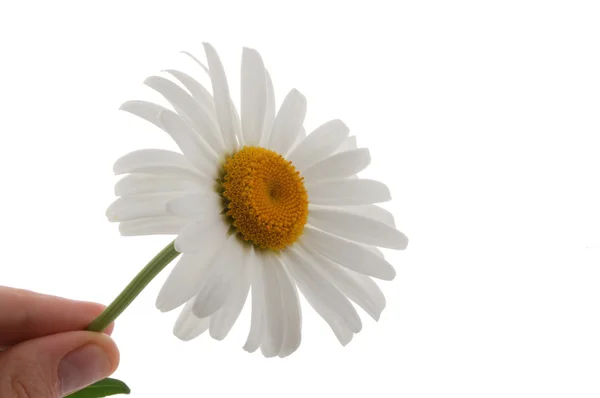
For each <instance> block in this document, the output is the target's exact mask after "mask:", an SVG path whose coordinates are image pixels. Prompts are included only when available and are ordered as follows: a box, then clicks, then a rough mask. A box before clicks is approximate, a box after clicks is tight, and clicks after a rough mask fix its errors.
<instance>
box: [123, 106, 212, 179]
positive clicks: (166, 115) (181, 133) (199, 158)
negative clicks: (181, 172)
mask: <svg viewBox="0 0 600 398" xmlns="http://www.w3.org/2000/svg"><path fill="white" fill-rule="evenodd" d="M120 109H121V110H124V111H126V112H129V113H131V114H134V115H136V116H138V117H141V118H143V119H145V120H147V121H149V122H150V123H152V124H154V125H155V126H157V127H159V128H160V129H161V130H163V131H165V132H167V133H168V134H169V135H170V136H171V138H172V139H173V141H175V143H176V144H177V146H179V149H180V150H181V152H182V153H183V154H184V155H185V156H186V157H187V158H188V160H189V161H190V162H191V163H192V164H193V165H194V166H196V167H198V169H200V170H201V171H204V170H203V169H204V168H205V167H206V166H205V165H206V164H207V163H208V160H212V158H214V159H216V158H215V157H214V156H215V155H214V152H212V150H211V149H210V148H209V147H208V145H207V144H206V143H205V142H204V141H203V140H202V139H201V138H200V136H199V135H198V133H196V132H195V131H194V130H192V129H191V128H190V127H189V126H187V125H186V124H185V122H184V121H183V120H182V119H181V117H180V116H179V115H178V114H176V113H175V112H173V111H171V110H169V109H167V108H165V107H163V106H160V105H157V104H153V103H151V102H147V101H128V102H125V103H124V104H123V105H121V108H120ZM165 120H166V121H168V122H169V123H165ZM207 154H208V155H207ZM207 156H212V157H209V158H208V159H207Z"/></svg>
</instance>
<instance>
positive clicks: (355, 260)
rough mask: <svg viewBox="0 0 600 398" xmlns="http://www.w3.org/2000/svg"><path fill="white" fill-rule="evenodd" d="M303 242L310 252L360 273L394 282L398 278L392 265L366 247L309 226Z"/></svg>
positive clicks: (305, 228) (305, 231) (306, 228)
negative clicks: (312, 251)
mask: <svg viewBox="0 0 600 398" xmlns="http://www.w3.org/2000/svg"><path fill="white" fill-rule="evenodd" d="M302 242H305V243H306V247H307V248H309V250H314V251H317V252H319V253H321V254H323V255H325V256H326V257H328V258H330V259H331V260H333V261H335V262H336V263H338V264H340V265H342V266H344V267H346V268H348V269H351V270H353V271H356V272H358V273H361V274H364V275H369V276H373V277H375V278H379V279H384V280H392V279H394V277H395V276H396V270H394V267H392V265H391V264H390V263H388V262H387V261H386V260H385V259H384V258H382V257H379V256H378V255H377V254H376V253H374V252H372V251H370V250H368V249H367V248H366V247H364V246H362V245H359V244H356V243H353V242H350V241H347V240H345V239H342V238H338V237H337V236H334V235H330V234H328V233H325V232H323V231H319V230H317V229H315V228H312V227H310V226H308V225H307V226H305V227H304V234H303V235H302Z"/></svg>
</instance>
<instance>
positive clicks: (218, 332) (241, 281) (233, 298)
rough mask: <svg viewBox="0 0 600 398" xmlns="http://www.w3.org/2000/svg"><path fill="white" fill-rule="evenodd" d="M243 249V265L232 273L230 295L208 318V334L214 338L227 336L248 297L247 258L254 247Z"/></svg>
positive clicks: (218, 338) (221, 338)
mask: <svg viewBox="0 0 600 398" xmlns="http://www.w3.org/2000/svg"><path fill="white" fill-rule="evenodd" d="M243 250H244V266H243V268H242V269H241V270H240V272H239V273H238V274H237V275H234V278H235V282H234V283H233V284H232V288H231V292H230V296H229V298H228V299H227V301H226V302H225V305H224V306H223V308H221V309H220V310H219V311H217V312H216V313H215V314H214V315H213V316H212V317H211V319H210V335H211V337H212V338H213V339H216V340H223V339H224V338H225V337H227V334H229V331H230V330H231V328H232V327H233V325H234V323H235V321H236V320H237V319H238V317H239V315H240V313H241V312H242V309H243V308H244V304H245V303H246V299H247V298H248V292H249V290H250V275H249V272H248V258H249V256H250V255H251V254H250V253H251V252H253V251H254V248H253V247H252V246H250V245H246V246H244V248H243Z"/></svg>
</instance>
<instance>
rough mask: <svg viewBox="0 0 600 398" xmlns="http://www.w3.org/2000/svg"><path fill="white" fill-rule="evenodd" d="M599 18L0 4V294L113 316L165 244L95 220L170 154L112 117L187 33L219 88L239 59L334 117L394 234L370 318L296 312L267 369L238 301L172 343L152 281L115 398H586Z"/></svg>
mask: <svg viewBox="0 0 600 398" xmlns="http://www.w3.org/2000/svg"><path fill="white" fill-rule="evenodd" d="M92 4H93V5H92ZM599 20H600V9H599V7H598V3H597V2H595V1H588V2H585V1H549V0H546V1H508V0H505V1H497V2H495V1H494V2H492V1H452V2H450V1H405V2H395V1H389V2H385V1H374V0H371V1H368V2H358V1H356V2H352V1H339V2H327V1H301V2H285V1H273V2H270V3H269V2H265V1H238V2H236V1H225V0H219V1H173V0H170V1H161V2H153V1H148V0H146V1H125V0H119V1H107V0H105V1H102V2H94V3H88V2H83V1H70V2H69V1H62V0H54V1H38V2H25V1H22V2H16V1H11V2H8V1H6V2H4V1H3V2H2V3H1V5H0V43H1V46H0V106H1V118H2V124H1V140H2V141H1V142H2V143H1V145H0V181H1V184H2V195H1V197H0V203H1V204H2V209H3V210H2V225H1V227H0V233H1V238H2V242H3V243H2V249H3V254H2V263H1V265H0V283H1V284H3V285H8V286H16V287H22V288H28V289H34V290H38V291H41V292H45V293H51V294H57V295H64V296H66V297H71V298H77V299H86V300H95V301H99V302H102V303H105V304H108V303H109V302H110V301H111V300H112V299H113V298H114V297H115V296H116V295H117V294H118V293H119V291H120V289H121V288H122V287H124V286H125V285H126V284H127V283H128V281H129V280H130V278H131V277H133V275H135V274H136V273H137V271H138V270H139V269H140V267H141V266H143V265H144V264H145V262H146V261H147V260H149V259H150V258H151V257H152V256H153V255H154V254H155V253H156V252H158V251H159V250H160V249H161V248H162V247H163V246H164V245H165V244H167V243H168V242H169V241H170V238H169V237H164V236H163V237H149V238H144V237H142V238H122V237H120V236H119V234H118V230H117V226H116V225H113V224H109V223H108V222H107V221H106V219H105V216H104V211H105V209H106V207H107V206H108V205H109V204H110V202H111V201H112V200H113V191H112V190H113V185H114V183H115V181H116V180H117V178H116V177H114V176H113V175H112V163H113V162H114V160H116V159H117V158H118V157H119V156H121V155H122V154H124V153H126V152H128V151H131V150H134V149H139V148H145V147H159V148H173V147H174V145H173V144H172V143H171V142H170V141H169V139H168V137H167V136H166V134H164V133H162V132H161V131H159V130H158V129H156V128H154V127H153V126H151V125H149V124H146V123H144V122H143V121H140V120H137V119H135V118H134V117H133V116H131V115H128V114H125V113H121V112H119V111H117V108H118V106H119V105H120V104H121V103H122V102H124V101H126V100H128V99H145V100H157V99H158V96H157V95H156V94H155V93H153V92H151V90H150V89H148V88H145V87H144V86H143V85H142V81H143V79H144V78H145V77H146V76H149V75H151V74H155V73H159V72H160V70H161V69H165V68H169V67H181V68H183V69H184V70H186V71H187V72H190V73H191V74H194V73H196V72H197V71H196V70H195V69H194V68H195V67H194V66H193V64H191V63H189V62H187V61H184V58H183V56H181V55H179V54H178V52H179V51H180V50H189V51H191V52H193V53H195V54H196V55H198V56H203V54H202V52H201V42H202V41H209V42H211V43H213V44H214V45H215V47H216V48H217V50H218V51H219V52H220V54H221V56H222V59H223V62H224V64H225V66H226V70H227V71H228V73H229V75H230V86H231V87H232V91H233V93H238V92H239V91H238V84H239V62H240V56H241V48H242V46H250V47H254V48H256V49H258V50H259V51H260V52H261V54H262V55H263V58H264V60H265V64H266V65H267V67H268V68H269V69H270V70H271V72H272V75H273V80H274V82H275V88H276V96H277V98H278V99H279V100H281V99H282V98H283V96H284V95H285V93H286V92H287V91H288V90H289V89H291V88H293V87H295V88H297V89H299V90H300V91H301V92H302V93H303V94H305V96H306V97H307V99H308V118H307V122H306V127H307V129H308V130H309V131H310V130H311V129H312V128H314V127H316V126H317V125H319V124H320V123H322V122H324V121H326V120H329V119H333V118H341V119H342V120H344V121H345V122H346V123H347V124H348V125H349V126H350V128H351V131H352V133H353V134H356V135H357V136H358V141H359V145H360V146H367V147H369V148H370V149H371V154H372V156H373V159H374V160H373V163H372V166H371V167H370V168H369V170H368V172H367V173H366V174H367V175H370V176H373V177H375V178H379V179H381V180H383V181H385V182H386V183H387V184H388V185H389V186H390V189H391V191H392V194H393V197H394V201H393V202H392V203H390V204H389V206H388V208H390V209H391V210H392V211H393V212H394V214H395V215H396V219H397V224H398V225H399V228H400V229H401V230H403V231H404V232H405V233H406V234H407V235H408V236H409V238H410V239H411V242H410V244H409V247H408V249H407V250H406V251H404V252H390V253H388V254H389V258H390V261H392V262H393V264H395V266H396V268H397V271H398V276H397V278H396V279H395V280H394V281H392V282H385V283H382V287H383V289H384V292H385V293H386V295H387V298H388V306H387V308H386V310H385V311H384V313H383V316H382V318H381V320H380V321H379V322H378V323H376V322H373V321H371V320H368V319H367V318H366V316H364V317H363V319H364V323H365V326H364V328H363V331H362V332H361V333H360V334H358V335H357V336H356V337H355V339H354V340H353V341H352V342H351V343H350V344H349V345H348V346H347V347H345V348H343V347H341V346H340V345H339V344H338V342H337V340H336V339H335V337H334V336H333V334H332V333H331V332H330V330H329V329H328V327H327V325H326V324H325V323H324V322H323V321H321V320H320V319H319V318H318V317H317V316H316V315H315V314H314V313H313V311H312V310H309V309H306V310H305V311H304V319H305V321H304V329H303V330H304V333H303V343H302V346H301V347H300V350H299V351H298V352H297V353H296V354H294V355H292V356H291V357H289V358H287V359H284V360H280V359H272V360H267V359H264V358H263V357H262V356H261V355H260V354H253V355H250V354H247V353H246V352H245V351H243V350H242V349H241V346H242V345H243V343H244V341H245V337H246V335H247V330H248V326H249V321H248V318H249V317H248V315H249V314H248V313H247V312H246V311H245V312H244V314H243V316H242V319H241V320H240V321H239V323H238V324H236V326H235V328H234V330H233V332H232V334H231V335H230V336H229V337H228V338H227V339H226V340H225V341H224V342H216V341H213V340H211V339H210V338H208V336H203V337H202V338H200V339H198V340H195V341H192V342H190V343H182V342H180V341H179V340H177V339H176V338H175V337H174V336H173V335H172V334H171V329H172V325H173V322H174V319H175V316H176V313H169V314H161V313H159V312H158V311H157V310H156V309H155V308H154V300H155V297H156V294H157V292H158V289H159V288H160V286H161V284H162V281H164V279H165V277H166V273H164V274H162V275H160V276H159V277H158V278H157V279H156V280H155V281H154V282H153V283H152V284H151V286H150V287H149V288H148V289H147V290H146V291H144V293H143V294H142V295H141V296H140V297H139V298H138V300H137V301H136V302H135V303H134V304H133V305H132V306H131V307H130V308H129V309H128V310H127V311H126V312H125V314H124V315H123V316H122V317H121V318H120V319H119V320H118V322H117V327H116V331H115V334H114V338H115V339H116V341H117V342H118V344H119V346H120V348H121V354H122V362H121V367H120V369H119V370H118V371H117V373H116V374H115V376H116V377H119V378H122V379H124V380H125V381H127V382H128V383H129V384H130V385H131V387H132V389H133V394H132V396H133V397H213V396H216V397H229V396H231V397H233V396H238V397H239V396H245V395H248V396H260V397H265V398H267V397H287V398H295V397H303V398H304V397H310V396H315V397H364V396H368V397H408V398H417V397H436V398H437V397H461V398H464V397H578V398H585V397H598V396H600V320H599V315H600V288H599V286H600V229H599V225H600V205H599V203H600V192H599V190H598V185H599V183H600V181H599V178H598V171H599V170H600V156H598V153H599V144H598V140H597V137H598V134H599V131H600V55H599V51H600V24H599V23H598V21H599ZM236 95H237V94H236ZM1 306H2V303H0V310H6V309H5V308H3V307H1ZM305 308H306V307H305Z"/></svg>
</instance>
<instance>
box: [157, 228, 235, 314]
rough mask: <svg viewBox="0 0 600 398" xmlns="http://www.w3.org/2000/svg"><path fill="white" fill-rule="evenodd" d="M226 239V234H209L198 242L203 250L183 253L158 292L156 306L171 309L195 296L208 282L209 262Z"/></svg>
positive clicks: (164, 309)
mask: <svg viewBox="0 0 600 398" xmlns="http://www.w3.org/2000/svg"><path fill="white" fill-rule="evenodd" d="M225 240H226V237H225V236H224V235H223V236H216V235H215V236H214V237H213V236H207V237H206V239H205V240H203V241H200V242H198V245H199V246H200V247H201V249H203V250H202V251H201V252H197V253H183V254H182V255H181V258H180V259H179V261H178V262H177V264H176V265H175V267H174V268H173V271H171V273H170V274H169V277H168V278H167V280H166V281H165V283H164V285H163V286H162V288H161V289H160V292H159V293H158V297H157V298H156V308H158V309H159V310H160V311H162V312H167V311H171V310H174V309H175V308H177V307H179V306H180V305H181V304H183V303H185V302H186V301H188V300H189V299H191V298H192V297H194V296H195V295H196V294H197V293H198V292H199V291H200V289H201V288H202V286H203V285H204V283H205V282H206V279H207V278H208V273H209V264H211V261H212V260H213V258H214V257H215V256H216V255H217V253H218V252H219V250H220V249H221V247H222V246H223V243H224V242H225Z"/></svg>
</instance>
